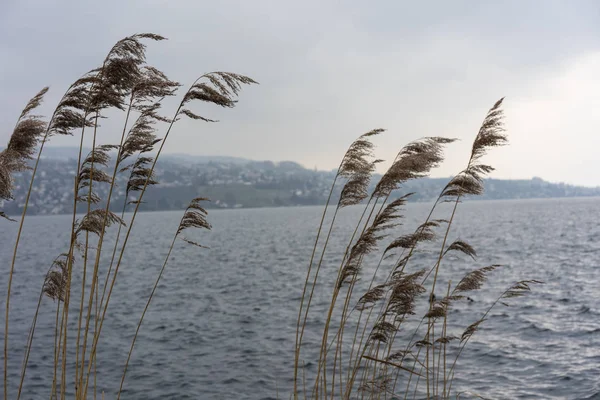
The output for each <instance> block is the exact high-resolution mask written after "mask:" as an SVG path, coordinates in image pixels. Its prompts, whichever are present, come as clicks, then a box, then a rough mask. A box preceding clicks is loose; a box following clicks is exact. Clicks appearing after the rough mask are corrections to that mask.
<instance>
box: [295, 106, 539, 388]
mask: <svg viewBox="0 0 600 400" xmlns="http://www.w3.org/2000/svg"><path fill="white" fill-rule="evenodd" d="M501 105H502V100H500V101H498V102H496V103H495V104H494V106H493V107H492V108H491V109H490V110H489V112H488V113H487V115H486V117H485V119H484V122H483V123H482V125H481V128H480V129H479V131H478V134H477V136H476V138H475V140H474V143H473V146H472V148H471V154H470V157H469V162H468V164H467V168H466V169H465V170H463V171H461V172H460V173H459V174H458V175H457V176H455V177H454V178H452V179H451V180H450V182H449V183H448V184H447V185H446V186H445V187H444V188H443V189H442V190H441V193H440V196H439V197H438V199H437V201H436V202H435V203H434V206H433V207H432V209H431V211H430V213H429V216H428V217H427V218H426V220H425V222H424V223H423V224H421V225H420V226H418V227H417V229H416V230H415V231H414V232H413V233H404V234H401V235H399V236H397V237H396V238H395V239H393V240H392V241H391V243H389V244H388V245H387V247H385V248H384V250H383V252H382V255H381V258H380V261H379V264H378V265H377V268H375V273H374V275H373V277H372V279H371V283H370V284H369V287H368V288H367V290H366V291H365V292H364V293H362V294H361V295H359V296H358V298H357V299H354V300H352V299H353V296H352V293H353V289H354V288H355V287H357V286H356V283H357V281H358V279H359V278H360V277H361V275H362V274H363V263H364V260H365V259H366V256H368V255H369V254H372V253H374V252H376V250H377V248H378V244H379V242H381V241H382V240H385V239H386V238H387V237H388V235H390V233H391V232H392V231H394V230H395V229H397V228H398V227H399V226H400V225H401V224H399V223H398V221H399V220H398V219H399V218H400V217H401V215H400V214H399V213H398V212H397V211H398V210H397V207H399V206H400V205H401V204H403V201H405V199H406V197H403V198H402V199H401V200H399V201H398V202H391V203H389V204H387V200H388V198H389V197H390V196H391V194H392V193H393V192H395V191H397V190H398V189H401V187H402V184H403V183H404V182H406V181H407V180H410V179H418V178H421V177H424V176H426V175H427V174H428V173H429V171H430V170H431V168H434V167H436V166H437V165H439V164H440V163H441V162H442V160H443V155H442V150H443V146H445V145H446V144H448V143H451V142H452V141H453V140H452V139H445V138H438V137H433V138H425V139H422V140H420V141H416V142H413V143H410V144H409V145H407V146H406V147H405V148H403V149H402V150H401V151H400V152H399V153H398V156H397V157H396V159H395V160H394V162H393V163H392V166H391V167H390V169H389V170H388V171H387V172H386V173H385V174H384V175H383V177H382V179H381V180H380V181H379V182H378V183H377V185H376V186H375V189H374V190H373V192H372V193H371V194H369V192H368V191H367V187H368V186H367V185H368V182H369V179H370V176H371V173H372V171H373V166H374V165H375V164H374V162H373V161H368V160H364V159H360V158H359V159H358V160H352V162H348V160H347V159H346V157H344V159H343V160H342V163H341V166H346V168H347V171H348V172H347V173H346V174H345V175H344V176H345V177H346V178H347V183H346V185H345V186H344V188H343V189H342V195H341V202H340V203H339V204H338V208H339V207H340V206H341V207H344V206H347V205H354V204H358V203H360V202H363V201H364V200H366V199H369V202H368V204H367V205H366V206H365V209H364V211H363V214H362V217H361V218H360V219H359V222H358V224H357V226H356V229H355V230H354V233H353V234H352V237H351V238H350V241H349V245H348V247H347V250H346V253H345V254H344V255H343V256H342V262H341V264H340V267H339V269H338V277H337V278H336V279H335V280H334V282H335V284H334V285H333V293H332V300H331V303H330V306H329V311H328V315H327V318H326V321H325V327H324V334H323V339H322V344H321V353H320V354H321V355H320V359H319V364H318V368H317V373H316V376H315V377H314V386H313V389H312V397H314V398H319V397H321V398H327V397H331V398H332V399H333V398H335V397H338V396H340V397H341V398H351V397H353V396H355V395H356V391H358V393H360V394H359V395H360V396H361V397H365V396H366V397H368V398H377V399H379V398H386V397H387V396H392V397H394V396H398V395H401V394H403V395H404V397H405V398H406V397H407V396H408V395H409V393H413V395H416V393H417V392H418V390H419V389H420V386H422V385H421V383H423V384H424V385H426V392H427V396H428V398H431V397H434V396H435V397H441V398H449V397H450V393H451V382H452V377H453V374H454V369H455V363H456V360H455V361H454V364H453V365H452V367H450V368H447V351H448V349H449V346H453V343H458V345H456V344H454V346H453V347H457V346H458V347H457V349H458V350H457V352H458V354H459V355H460V352H461V351H462V348H464V346H465V345H466V343H467V342H468V340H469V338H470V337H471V336H472V335H473V334H475V332H476V331H477V328H478V327H479V326H480V325H481V324H482V323H483V321H484V320H485V317H484V318H482V319H481V320H479V321H476V322H475V323H474V324H472V325H471V326H469V327H467V329H465V331H464V332H463V334H462V335H461V340H460V341H457V340H455V339H457V337H456V336H455V335H452V334H450V333H449V332H448V331H447V328H448V318H449V316H451V313H450V312H451V305H452V303H453V302H455V301H460V300H462V299H464V297H465V296H464V293H467V292H470V291H474V290H480V289H481V288H482V286H483V283H484V282H485V280H486V279H487V276H488V274H489V273H490V272H492V271H493V270H495V269H496V268H498V267H499V266H498V265H492V266H489V267H484V268H479V269H477V270H474V271H472V272H470V273H468V274H466V275H465V276H464V277H463V279H461V280H460V281H459V283H458V284H457V285H456V286H455V288H454V289H453V290H452V291H451V290H450V289H451V284H450V282H448V290H447V293H446V294H445V296H443V297H441V299H440V300H438V299H437V297H436V295H435V287H436V283H437V281H438V272H439V269H440V266H441V263H442V260H443V259H444V257H446V256H447V255H450V254H463V255H465V256H467V258H469V259H471V260H475V259H476V257H477V252H476V250H475V249H474V248H473V246H471V245H470V244H469V243H467V242H466V241H464V240H460V239H457V240H455V241H453V242H452V243H450V244H448V245H447V244H446V243H448V239H449V232H450V229H451V227H452V224H453V221H454V217H455V214H456V210H457V205H458V204H459V203H460V200H461V198H463V197H464V196H470V195H477V194H480V193H482V191H483V177H484V176H485V175H486V174H487V173H489V172H491V171H492V170H493V168H492V167H491V166H488V165H486V164H483V163H482V162H481V160H482V158H483V156H484V155H485V154H486V152H487V151H488V150H489V149H490V148H493V147H497V146H500V145H504V144H505V143H506V136H505V134H504V128H503V114H502V109H501ZM361 139H363V140H362V141H360V142H359V145H357V146H355V147H353V146H351V148H352V149H353V154H359V155H360V156H363V157H365V156H368V157H373V154H372V149H373V148H372V145H371V144H370V142H369V141H367V140H366V139H364V138H361ZM336 179H337V176H336ZM334 183H335V181H334ZM365 183H367V184H365ZM407 196H408V195H407ZM377 200H380V201H383V202H382V203H381V206H380V208H379V210H378V211H377V212H375V204H377ZM446 201H452V202H453V203H454V207H453V209H452V212H451V215H450V217H449V218H448V219H432V216H433V212H434V210H435V208H436V207H437V206H438V205H439V204H441V203H443V202H446ZM369 209H370V211H369V212H367V211H368V210H369ZM336 212H337V209H336ZM336 215H337V214H335V213H334V218H333V219H332V221H331V223H330V226H329V227H328V232H331V230H332V229H333V226H334V224H335V216H336ZM366 215H368V216H367V217H366V219H363V217H365V216H366ZM365 221H366V222H365ZM322 225H323V222H321V225H320V227H319V230H318V234H320V232H321V230H322V229H323V226H322ZM441 228H443V229H444V231H443V234H442V235H441V236H440V237H439V238H440V239H439V240H440V248H439V249H440V250H439V253H438V256H437V261H436V262H435V264H434V265H433V266H432V267H431V269H429V268H425V269H420V270H418V271H416V272H407V271H408V270H407V268H409V264H410V261H411V259H412V258H413V255H414V254H415V252H416V251H417V248H418V247H419V246H421V245H422V244H423V243H425V242H435V241H436V240H438V235H437V233H436V230H437V229H441ZM318 237H319V236H318ZM318 237H317V241H316V242H315V251H316V246H317V242H318ZM328 237H329V235H327V239H326V240H325V245H324V248H323V249H322V250H321V259H322V257H323V254H324V253H325V251H326V247H327V243H328ZM355 237H356V240H355ZM315 251H313V255H312V256H311V262H310V264H309V271H308V273H307V279H306V282H307V283H308V282H309V279H311V278H312V289H311V291H310V296H309V303H308V304H309V305H310V299H311V298H312V295H313V291H314V288H315V286H316V282H317V277H318V271H319V268H320V265H321V263H320V262H319V263H317V264H316V265H317V271H316V273H314V274H313V273H312V265H313V259H314V257H315ZM396 251H399V252H401V254H400V255H399V257H398V260H397V261H396V262H395V263H394V264H393V265H391V268H390V269H389V272H388V273H387V278H386V279H385V280H384V281H383V282H380V283H377V282H376V276H377V271H379V268H380V266H382V263H383V262H384V261H386V260H388V259H389V258H390V256H393V255H394V253H395V252H396ZM432 272H433V274H432V276H433V280H431V281H430V282H429V283H428V277H429V276H430V273H432ZM305 287H306V285H305ZM344 287H347V290H346V291H345V292H344V295H343V296H342V299H343V305H342V306H341V310H340V312H341V317H340V326H339V328H338V330H337V333H336V336H335V338H334V339H333V341H332V342H331V344H330V341H329V335H328V329H329V324H330V321H331V319H332V317H333V314H334V309H335V308H336V307H335V304H336V301H337V299H338V296H340V295H341V290H342V288H344ZM512 289H513V290H514V291H512V290H510V289H509V290H507V291H506V292H505V293H504V294H503V295H501V297H500V299H499V300H498V301H501V299H505V298H507V297H514V296H519V295H521V294H522V293H526V292H527V291H528V289H529V283H520V284H516V285H514V286H512ZM304 293H306V289H305V290H304ZM425 293H429V296H423V295H424V294H425ZM427 299H428V300H427ZM351 301H354V302H355V305H354V306H352V307H350V302H351ZM422 301H428V303H429V306H428V307H427V311H426V312H425V313H424V314H423V316H422V317H421V320H420V321H421V322H420V323H419V324H418V325H417V327H416V329H415V330H414V332H413V333H412V338H410V339H409V340H408V342H406V343H405V344H404V346H403V347H404V349H402V350H393V351H392V349H393V348H394V344H395V342H397V339H399V337H400V336H398V333H399V331H400V327H401V326H402V325H403V324H404V323H405V322H406V321H408V320H410V319H411V317H412V316H413V315H415V313H416V310H417V304H419V303H420V302H422ZM308 308H309V307H306V306H304V294H303V297H302V303H301V307H300V310H301V311H300V314H299V318H298V322H299V326H298V329H297V332H298V333H297V341H296V352H295V356H296V359H295V366H296V367H295V370H296V372H295V376H296V377H297V376H298V370H299V365H300V363H299V355H300V347H301V346H302V340H301V337H302V334H303V333H304V328H305V325H306V321H307V315H308ZM377 309H378V311H377ZM351 311H356V312H358V313H359V316H358V320H356V319H350V318H349V314H350V312H351ZM363 312H366V313H367V317H366V319H363V318H362V316H363ZM372 313H374V314H375V315H376V318H375V320H374V321H372V320H371V315H372ZM302 316H304V318H303V323H302V324H300V321H301V320H302V318H301V317H302ZM350 324H355V326H353V327H352V331H353V332H354V337H352V338H351V339H352V346H351V348H350V349H349V350H348V351H349V357H348V354H345V351H346V350H344V349H343V346H342V344H343V343H344V340H343V334H344V330H345V329H348V328H349V327H347V326H346V325H350ZM422 328H425V332H424V333H422V335H420V334H419V331H420V330H422ZM361 332H362V336H361ZM365 335H366V337H365ZM299 338H300V340H299ZM365 339H366V340H365ZM363 341H364V344H363ZM396 344H397V343H396ZM413 350H414V351H413ZM329 351H334V352H335V357H334V358H333V368H332V367H331V365H329V364H330V363H328V362H327V354H328V352H329ZM344 354H345V355H344ZM342 357H344V358H346V362H345V364H342V362H341V360H342ZM411 360H412V361H411ZM408 362H411V363H413V365H412V368H411V367H410V366H406V365H405V363H408ZM342 365H347V368H346V379H345V381H344V379H342V376H343V374H342V368H343V367H342ZM415 367H416V368H417V369H415ZM418 368H420V369H421V371H423V370H424V371H423V373H422V374H421V373H420V372H419V371H418ZM402 371H403V372H405V373H406V372H409V375H408V379H407V381H408V383H407V387H406V388H405V390H403V391H402V392H398V391H397V389H396V385H397V383H398V377H399V375H400V373H401V372H402ZM359 372H360V373H359ZM336 374H339V379H337V378H336ZM413 375H416V376H417V379H416V382H415V381H412V376H413ZM421 377H422V378H423V379H420V378H421ZM295 381H296V378H295ZM328 382H330V383H331V384H330V385H328ZM411 382H412V384H411ZM413 386H414V387H413ZM304 393H305V396H306V395H307V392H306V390H305V391H304ZM298 394H299V393H298V389H297V385H296V384H295V385H294V398H297V397H298Z"/></svg>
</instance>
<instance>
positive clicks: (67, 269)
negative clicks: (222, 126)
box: [0, 33, 256, 400]
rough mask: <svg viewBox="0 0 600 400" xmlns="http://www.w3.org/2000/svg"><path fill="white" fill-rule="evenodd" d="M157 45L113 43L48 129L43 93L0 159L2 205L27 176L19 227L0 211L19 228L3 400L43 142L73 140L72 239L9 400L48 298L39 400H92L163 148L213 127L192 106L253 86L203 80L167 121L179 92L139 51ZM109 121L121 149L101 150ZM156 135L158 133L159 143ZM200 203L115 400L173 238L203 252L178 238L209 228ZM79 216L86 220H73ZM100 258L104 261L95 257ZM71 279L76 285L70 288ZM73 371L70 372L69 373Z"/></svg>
mask: <svg viewBox="0 0 600 400" xmlns="http://www.w3.org/2000/svg"><path fill="white" fill-rule="evenodd" d="M163 40H165V38H164V37H162V36H159V35H156V34H149V33H143V34H136V35H133V36H129V37H126V38H124V39H122V40H120V41H118V42H117V43H116V44H115V45H114V46H113V47H112V48H111V49H110V51H109V52H108V54H107V55H106V57H105V58H104V60H103V61H102V63H101V64H100V65H99V66H98V67H97V68H94V69H92V70H90V71H89V72H87V73H85V74H84V75H83V76H82V77H80V78H79V79H77V80H76V81H75V82H74V83H73V84H72V85H71V86H70V87H69V88H68V89H67V91H66V92H65V93H64V95H63V96H62V98H61V99H60V101H59V102H58V104H57V106H56V108H55V109H54V112H53V113H52V115H51V116H50V118H49V119H48V120H45V119H44V118H42V117H40V116H38V115H35V114H34V112H35V110H36V109H37V108H38V107H39V106H40V104H41V103H42V101H43V98H44V95H45V94H46V92H47V91H48V88H44V89H42V90H41V91H40V92H39V93H38V94H36V95H35V96H34V97H33V98H32V99H31V100H30V101H29V102H28V103H27V104H26V106H25V108H24V109H23V111H22V113H21V115H20V116H19V118H18V119H17V122H16V124H15V127H14V130H13V133H12V135H11V137H10V140H9V142H8V145H7V147H6V149H5V150H3V151H2V152H1V153H0V200H10V199H11V198H12V190H13V185H14V182H13V174H14V173H15V172H18V171H22V170H25V169H28V168H31V169H32V177H31V181H30V182H29V190H28V192H27V197H26V199H25V204H24V207H23V212H22V215H21V218H20V219H19V221H15V220H14V219H11V218H9V216H8V215H6V214H5V213H4V212H2V211H0V217H3V219H4V220H10V221H12V223H17V224H18V231H17V235H16V239H15V245H14V248H13V253H12V258H11V261H10V265H9V273H8V288H7V292H6V309H5V325H4V368H3V369H4V378H3V387H4V390H3V393H4V399H8V398H9V386H10V385H9V382H8V371H9V368H14V367H15V366H11V365H9V358H8V349H9V345H10V343H11V342H10V340H9V339H10V336H9V326H10V309H11V308H10V305H11V304H10V301H11V294H12V293H11V289H12V283H13V276H14V272H15V270H16V269H17V268H18V251H19V244H20V240H21V238H22V235H23V233H24V231H23V226H24V221H25V219H26V217H27V207H28V204H29V199H30V195H31V193H32V189H33V187H34V183H35V178H36V172H37V170H38V166H39V164H40V160H41V157H42V154H43V150H44V147H45V145H46V144H47V142H48V141H49V140H51V139H52V138H53V137H54V136H57V135H64V136H77V137H78V140H79V152H78V155H77V173H76V174H75V177H74V180H73V192H72V201H73V206H72V207H73V208H72V217H71V225H70V226H71V229H70V233H69V235H70V240H69V245H68V246H67V248H65V249H64V250H63V252H62V253H61V254H59V255H55V256H56V258H54V261H52V259H49V260H48V263H49V264H50V266H49V270H48V272H47V274H46V275H45V279H44V281H43V282H40V285H41V287H40V294H39V297H38V303H37V309H36V311H35V314H34V318H33V320H32V323H31V329H30V333H29V336H28V338H27V348H26V349H25V352H24V355H23V362H22V367H21V374H20V381H19V382H18V386H16V384H15V385H14V387H18V389H17V391H16V393H14V394H13V393H10V398H16V399H19V398H20V397H21V395H22V393H23V386H24V383H25V376H26V373H27V367H28V362H29V357H30V353H31V348H32V344H33V341H34V339H35V329H36V323H37V319H38V315H39V312H40V309H41V305H42V302H43V301H44V300H43V299H44V298H50V299H52V300H54V303H53V304H54V307H55V311H53V315H55V317H54V320H55V326H54V329H53V331H54V336H55V340H54V351H53V354H54V356H53V357H54V360H53V366H54V367H53V371H49V373H50V374H52V375H53V378H52V385H51V387H48V393H47V394H46V395H47V396H48V397H49V398H50V399H59V398H60V399H65V398H66V397H67V396H68V397H69V398H75V399H78V400H85V399H87V398H88V397H92V396H93V398H94V399H96V398H97V396H98V395H99V393H98V388H99V387H100V388H101V387H102V386H98V385H99V384H98V382H97V373H96V372H97V371H96V365H97V359H98V342H99V340H100V337H101V335H102V329H103V327H104V322H105V320H106V318H107V315H108V308H109V304H110V302H111V300H112V299H113V293H114V292H113V289H114V287H115V285H116V283H117V281H118V278H119V270H120V269H121V268H122V267H123V264H124V259H123V256H124V254H125V252H126V251H127V249H128V246H127V244H128V242H129V239H130V237H131V234H132V228H133V226H134V224H135V222H136V219H137V218H138V210H139V207H140V204H142V203H143V198H144V194H145V193H146V191H147V190H148V188H149V187H151V186H153V185H155V184H157V183H158V182H157V180H156V179H155V177H154V169H155V166H156V163H157V161H158V159H159V157H160V154H161V153H162V151H163V147H164V145H165V143H166V142H167V139H168V138H169V136H170V135H171V133H172V132H174V127H175V126H176V123H177V122H178V121H179V120H180V119H182V118H190V119H193V120H201V121H204V122H216V121H214V120H212V119H209V118H207V117H205V116H204V115H202V114H199V113H197V112H196V111H193V110H192V108H191V106H193V105H194V104H196V103H209V104H213V105H216V106H220V107H224V108H233V107H234V106H235V104H236V97H237V95H238V94H239V92H240V90H241V89H242V87H243V86H245V85H250V84H255V83H256V82H255V81H254V80H253V79H251V78H249V77H247V76H244V75H239V74H235V73H230V72H219V71H217V72H209V73H205V74H203V75H201V76H200V77H199V78H197V79H196V80H195V81H194V82H193V83H192V84H191V85H190V86H189V87H188V88H187V89H185V92H183V94H182V95H181V96H180V101H179V103H178V106H177V108H176V109H175V111H174V112H173V113H172V115H171V116H170V117H167V116H164V115H163V114H162V110H161V106H162V104H163V101H164V100H165V99H166V98H170V97H172V96H176V95H177V94H178V93H179V92H180V87H181V85H180V84H179V83H178V82H175V81H172V80H170V79H169V78H168V77H167V76H166V75H165V74H164V73H163V72H161V71H159V70H158V69H156V68H155V67H153V66H152V65H150V64H148V63H147V61H146V44H145V43H146V42H147V41H152V42H158V41H163ZM109 115H110V117H111V118H122V120H121V123H122V130H121V135H120V141H119V142H118V143H102V142H103V140H102V132H101V131H102V129H101V127H100V124H99V122H100V121H101V120H104V119H105V118H107V117H108V116H109ZM161 131H162V132H163V134H162V137H159V136H158V134H159V132H161ZM86 140H87V141H90V140H91V142H92V150H91V151H90V152H89V154H83V149H84V143H85V141H86ZM31 164H33V167H31V166H30V165H31ZM120 175H123V176H126V177H128V180H127V186H126V188H124V189H125V191H126V195H127V196H126V198H127V200H128V201H127V203H126V204H124V205H123V208H122V210H121V213H120V215H117V214H115V213H114V212H112V211H111V199H112V195H113V192H114V191H115V190H116V187H115V186H116V181H117V177H118V176H120ZM103 185H105V186H107V187H108V190H107V193H108V194H107V195H106V196H105V197H104V198H101V196H100V195H98V193H100V192H99V191H98V190H97V189H98V188H99V187H101V186H103ZM205 200H207V199H204V198H196V199H193V200H191V202H190V204H189V206H188V208H187V209H186V210H185V211H184V213H183V216H182V218H181V221H180V223H179V225H178V227H177V231H176V233H175V235H174V237H173V240H172V242H171V245H170V247H169V249H168V253H167V255H166V257H165V259H164V262H163V264H162V268H161V270H160V272H159V274H158V276H157V277H156V280H155V282H154V285H153V288H152V292H151V294H150V296H149V298H148V299H147V302H146V306H145V308H144V309H143V310H140V313H141V315H140V319H139V322H138V324H137V328H136V332H135V335H134V337H133V340H132V343H131V347H130V350H129V352H128V356H127V358H126V360H123V362H124V368H123V374H122V378H121V382H120V387H119V390H118V392H117V393H116V398H120V397H121V392H122V390H123V388H124V385H125V378H126V373H127V367H128V365H129V361H130V359H131V356H132V353H133V350H134V345H135V342H136V339H137V335H138V332H139V330H140V327H141V325H142V323H143V320H144V316H145V314H146V311H147V309H148V307H149V305H150V302H151V300H152V298H153V296H154V293H155V291H156V289H157V287H158V284H159V282H160V280H161V277H162V276H163V272H164V270H165V268H166V266H167V263H168V261H169V257H170V255H171V251H172V250H173V247H174V245H175V242H176V241H177V240H178V239H180V240H183V241H185V242H187V243H190V244H192V245H196V246H199V247H202V245H201V244H199V243H197V242H195V241H194V240H192V239H188V238H187V237H185V236H184V234H185V233H186V232H187V231H189V230H191V229H204V230H208V229H210V228H211V225H210V224H209V222H208V221H207V219H206V217H207V212H206V210H205V209H204V208H203V207H202V202H203V201H205ZM81 211H83V215H78V213H79V212H81ZM126 211H129V212H131V216H130V218H129V220H126V219H125V212H126ZM5 223H8V221H5ZM111 225H118V230H117V231H116V237H113V238H111V239H113V240H114V241H115V243H114V245H113V246H112V248H105V246H104V245H105V244H106V243H107V240H108V236H109V235H110V234H114V233H115V231H114V230H111V231H110V232H109V231H108V230H107V228H108V227H110V226H111ZM103 253H105V257H102V255H103ZM106 254H108V255H110V258H109V259H110V262H103V260H106V259H107V257H106ZM75 268H78V269H80V273H78V274H74V271H75ZM78 277H80V281H77V278H78ZM76 285H77V287H80V297H79V298H75V297H72V296H73V293H74V288H75V287H76ZM73 319H75V320H76V324H75V325H76V329H73V327H72V326H71V325H70V324H69V321H72V320H73ZM72 349H74V351H71V350H72ZM68 350H69V351H68ZM73 354H74V358H73ZM70 371H73V373H72V374H70ZM40 395H42V394H40Z"/></svg>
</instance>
